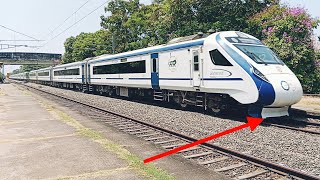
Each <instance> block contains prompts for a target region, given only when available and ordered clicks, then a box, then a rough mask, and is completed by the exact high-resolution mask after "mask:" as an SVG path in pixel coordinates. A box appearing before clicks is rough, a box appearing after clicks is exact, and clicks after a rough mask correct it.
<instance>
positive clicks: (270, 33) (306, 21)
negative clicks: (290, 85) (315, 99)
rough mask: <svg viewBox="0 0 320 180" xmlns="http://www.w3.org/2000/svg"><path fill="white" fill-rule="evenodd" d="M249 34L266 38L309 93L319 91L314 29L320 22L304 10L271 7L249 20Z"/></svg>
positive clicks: (265, 41) (265, 40)
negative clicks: (313, 39)
mask: <svg viewBox="0 0 320 180" xmlns="http://www.w3.org/2000/svg"><path fill="white" fill-rule="evenodd" d="M249 24H250V25H249V28H248V31H249V32H250V33H251V34H252V35H254V36H256V37H258V38H259V39H262V40H263V42H264V43H265V44H266V45H268V46H269V47H270V48H272V49H273V50H274V51H275V52H276V53H277V54H278V55H279V56H280V58H281V59H282V60H283V61H284V62H285V63H286V64H287V65H288V66H289V68H290V69H291V70H293V71H294V73H295V74H296V75H297V77H298V78H299V80H300V81H301V83H302V85H303V89H304V91H305V92H308V93H312V92H319V91H320V83H319V81H320V79H319V69H317V65H316V64H317V63H316V59H317V58H316V53H315V50H314V47H313V42H312V40H311V39H312V38H311V36H312V34H313V29H314V28H315V27H317V26H318V24H319V20H315V19H312V18H311V17H310V15H309V14H308V13H307V12H306V10H304V9H303V8H289V7H286V6H279V5H275V6H271V7H269V8H268V9H266V10H265V11H263V12H261V13H259V14H257V15H255V16H254V17H253V18H252V19H250V20H249Z"/></svg>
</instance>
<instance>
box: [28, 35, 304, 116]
mask: <svg viewBox="0 0 320 180" xmlns="http://www.w3.org/2000/svg"><path fill="white" fill-rule="evenodd" d="M75 68H77V69H79V73H77V74H76V75H70V76H59V77H57V76H55V75H54V74H55V73H54V72H55V71H61V70H68V69H75ZM52 71H53V73H52V74H53V75H52V81H53V82H59V83H70V84H81V85H82V87H79V88H80V89H82V90H83V89H84V90H87V87H88V88H89V90H92V91H97V92H100V93H103V92H107V93H108V92H109V94H111V93H110V92H112V91H113V90H115V92H117V94H118V95H122V96H129V95H130V91H132V92H133V94H134V95H141V94H142V95H143V94H144V93H145V92H146V91H145V90H150V91H152V92H153V93H154V98H155V99H156V100H159V98H157V97H160V99H161V98H162V100H170V98H173V99H174V101H175V102H177V103H179V104H181V105H184V104H189V105H190V104H192V105H196V106H202V107H205V108H211V109H213V110H214V111H215V110H217V109H219V108H221V107H222V106H223V105H222V104H223V102H224V101H226V102H227V99H226V98H227V97H229V98H230V99H232V100H234V101H236V102H238V103H240V104H245V105H248V106H249V112H248V114H249V115H251V116H255V117H263V118H266V117H277V116H285V115H288V108H289V107H290V106H291V105H292V104H295V103H297V102H298V101H299V100H300V99H301V97H302V93H303V92H302V87H301V84H300V82H299V80H298V79H297V77H296V76H295V75H294V74H293V72H292V71H291V70H290V69H289V68H288V67H287V66H286V65H284V63H283V62H282V61H281V60H279V59H278V58H277V56H276V55H275V54H274V53H273V52H272V51H271V50H270V49H269V48H268V47H266V46H265V45H263V44H262V43H261V42H260V41H259V40H258V39H256V38H254V37H252V36H250V35H248V34H245V33H241V32H236V31H228V32H219V33H215V34H212V35H210V36H208V37H206V38H202V39H197V40H191V41H185V42H180V43H174V44H168V45H160V46H155V47H150V48H145V49H140V50H135V51H131V52H126V53H120V54H115V55H105V56H101V57H97V58H93V59H88V60H86V61H82V62H77V63H71V64H65V65H61V66H56V67H54V68H53V69H52ZM30 79H31V77H30Z"/></svg>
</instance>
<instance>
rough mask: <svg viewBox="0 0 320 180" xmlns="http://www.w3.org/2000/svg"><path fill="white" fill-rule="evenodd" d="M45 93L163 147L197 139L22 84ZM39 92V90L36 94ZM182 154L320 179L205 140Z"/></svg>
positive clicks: (203, 161) (235, 168)
mask: <svg viewBox="0 0 320 180" xmlns="http://www.w3.org/2000/svg"><path fill="white" fill-rule="evenodd" d="M23 86H24V87H26V88H27V89H29V90H30V89H32V90H34V91H37V92H39V93H40V94H42V95H44V96H47V97H49V98H51V99H53V100H56V101H57V100H58V102H59V103H63V105H65V106H68V107H69V108H71V109H73V110H76V111H79V109H81V111H79V112H80V113H82V114H83V115H85V116H88V117H91V118H93V119H95V120H97V121H102V122H104V123H106V124H108V125H110V126H113V127H115V128H117V129H119V130H121V131H124V132H126V133H129V134H131V135H134V136H137V137H139V138H142V139H144V140H146V141H149V142H152V143H154V144H156V145H158V146H160V147H162V148H163V149H165V150H170V149H172V148H175V147H178V146H181V145H184V144H187V143H190V142H194V141H196V140H197V139H195V138H193V137H189V136H186V135H183V134H180V133H177V132H173V131H171V130H167V129H164V128H161V127H158V126H155V125H152V124H148V123H145V122H142V121H139V120H136V119H132V118H130V117H126V116H123V115H121V114H117V113H115V112H110V111H107V110H105V109H101V108H98V107H95V106H92V105H90V104H86V103H83V102H79V101H77V100H74V99H69V98H67V97H63V96H60V95H56V94H52V93H49V92H46V91H43V90H41V89H37V88H34V87H30V86H27V85H23ZM39 93H38V94H39ZM179 154H180V155H182V156H183V157H184V158H186V159H189V160H191V161H194V162H196V163H198V164H200V165H202V166H205V167H207V168H209V169H212V170H214V171H216V172H219V173H221V174H224V175H226V176H228V177H230V178H233V179H319V177H316V176H313V175H310V174H307V173H304V172H300V171H297V170H294V169H291V168H288V167H284V166H281V165H278V164H274V163H271V162H268V161H265V160H263V159H259V158H256V157H253V156H250V155H247V154H243V153H241V152H237V151H234V150H229V149H226V148H224V147H221V146H217V145H213V144H210V143H204V144H202V145H200V146H197V147H193V148H190V149H186V150H183V151H181V152H179Z"/></svg>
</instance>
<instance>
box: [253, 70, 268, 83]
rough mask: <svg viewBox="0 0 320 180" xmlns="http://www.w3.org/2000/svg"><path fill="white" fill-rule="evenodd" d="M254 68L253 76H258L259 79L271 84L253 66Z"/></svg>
mask: <svg viewBox="0 0 320 180" xmlns="http://www.w3.org/2000/svg"><path fill="white" fill-rule="evenodd" d="M251 67H252V71H253V74H255V75H256V76H258V77H259V78H261V79H262V80H264V81H266V82H269V80H268V79H267V78H266V77H265V76H264V75H263V74H262V73H261V72H260V71H259V70H258V69H256V68H255V67H253V66H251Z"/></svg>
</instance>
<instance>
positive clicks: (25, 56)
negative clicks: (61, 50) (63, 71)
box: [0, 52, 61, 65]
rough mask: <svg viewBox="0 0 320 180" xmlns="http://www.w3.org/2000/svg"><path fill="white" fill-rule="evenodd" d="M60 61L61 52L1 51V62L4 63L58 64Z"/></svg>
mask: <svg viewBox="0 0 320 180" xmlns="http://www.w3.org/2000/svg"><path fill="white" fill-rule="evenodd" d="M60 61H61V54H50V53H29V52H0V63H1V64H3V65H33V64H42V65H57V64H59V63H60Z"/></svg>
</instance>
